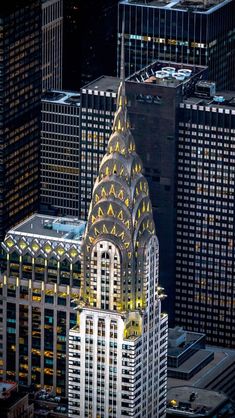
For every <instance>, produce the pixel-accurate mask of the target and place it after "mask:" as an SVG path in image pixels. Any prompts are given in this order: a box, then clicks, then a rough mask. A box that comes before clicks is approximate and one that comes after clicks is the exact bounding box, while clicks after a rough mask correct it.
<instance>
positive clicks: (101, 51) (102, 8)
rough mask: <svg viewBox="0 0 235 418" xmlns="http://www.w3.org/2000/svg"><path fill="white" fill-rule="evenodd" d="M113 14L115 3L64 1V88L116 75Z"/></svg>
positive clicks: (114, 22)
mask: <svg viewBox="0 0 235 418" xmlns="http://www.w3.org/2000/svg"><path fill="white" fill-rule="evenodd" d="M117 11H118V0H86V1H81V0H65V1H64V59H63V88H64V89H66V90H74V89H75V90H78V89H79V88H80V87H81V86H83V85H85V84H87V83H88V82H90V81H92V80H94V79H95V78H97V77H99V76H101V75H102V74H109V75H111V76H114V75H116V50H117ZM107 57H108V59H107Z"/></svg>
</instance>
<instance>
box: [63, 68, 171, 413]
mask: <svg viewBox="0 0 235 418" xmlns="http://www.w3.org/2000/svg"><path fill="white" fill-rule="evenodd" d="M124 83H125V82H124V77H123V76H122V81H121V85H120V89H119V94H118V106H117V111H116V113H115V117H114V123H113V131H112V134H111V136H110V139H109V142H108V147H107V152H106V154H105V156H104V158H103V160H102V162H101V165H100V169H99V174H98V177H97V180H96V183H95V185H94V188H93V194H92V201H91V206H90V210H89V216H88V221H87V227H86V231H85V235H84V239H83V246H82V254H81V255H82V287H81V300H80V302H79V304H78V317H77V325H76V326H75V327H74V328H73V329H72V330H71V331H70V346H69V417H70V418H75V417H82V418H85V417H93V418H95V417H97V416H99V417H101V418H111V417H115V418H120V417H123V416H132V417H135V418H140V417H142V418H147V417H149V418H150V417H151V418H157V417H161V416H164V415H165V408H166V368H167V364H166V363H167V315H163V314H161V296H160V294H159V290H160V289H159V287H158V263H159V260H158V252H159V250H158V240H157V237H156V235H155V226H154V221H153V215H152V206H151V202H150V198H149V192H148V184H147V181H146V179H145V178H144V176H143V174H142V171H143V167H142V163H141V160H140V158H139V157H138V155H137V153H136V151H135V143H134V139H133V137H132V134H131V132H130V129H129V122H128V119H127V110H126V104H125V103H126V96H125V84H124Z"/></svg>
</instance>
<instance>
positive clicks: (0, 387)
mask: <svg viewBox="0 0 235 418" xmlns="http://www.w3.org/2000/svg"><path fill="white" fill-rule="evenodd" d="M16 388H17V384H16V383H14V382H4V381H1V382H0V399H6V398H7V397H8V396H9V395H10V392H11V391H13V390H15V389H16Z"/></svg>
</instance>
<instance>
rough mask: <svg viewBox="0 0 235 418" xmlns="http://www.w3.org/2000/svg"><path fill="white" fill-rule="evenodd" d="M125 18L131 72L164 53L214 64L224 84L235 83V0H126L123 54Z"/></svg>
mask: <svg viewBox="0 0 235 418" xmlns="http://www.w3.org/2000/svg"><path fill="white" fill-rule="evenodd" d="M123 19H124V20H125V63H126V74H127V75H130V74H133V73H134V72H136V71H138V70H140V69H142V68H143V67H145V66H147V65H149V64H151V63H152V62H153V61H154V60H156V59H158V60H164V61H175V62H179V63H182V64H183V63H185V64H191V65H202V66H208V67H209V78H210V80H213V81H216V82H217V85H218V88H224V89H225V88H228V87H231V86H234V83H235V36H234V34H235V2H234V1H233V0H206V1H204V0H198V1H194V0H176V1H170V2H169V1H167V0H163V1H160V0H149V1H145V0H141V1H139V0H121V1H120V3H119V24H118V39H119V42H118V57H120V44H121V41H120V39H121V33H122V20H123ZM117 65H118V66H117V68H119V60H118V64H117Z"/></svg>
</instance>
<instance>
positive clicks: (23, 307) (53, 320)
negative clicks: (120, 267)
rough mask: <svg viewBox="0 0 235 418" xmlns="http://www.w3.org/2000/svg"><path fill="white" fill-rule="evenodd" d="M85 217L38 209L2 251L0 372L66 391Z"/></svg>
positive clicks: (37, 385) (25, 383)
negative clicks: (58, 215) (47, 213)
mask: <svg viewBox="0 0 235 418" xmlns="http://www.w3.org/2000/svg"><path fill="white" fill-rule="evenodd" d="M84 227H85V224H84V222H81V221H78V220H76V219H75V218H74V219H68V218H55V217H49V216H43V215H33V216H32V217H30V218H28V219H27V220H26V221H24V222H22V223H21V224H19V225H17V226H16V227H15V228H14V229H12V230H10V231H8V233H7V235H6V238H5V240H4V242H3V243H2V251H1V275H0V286H1V288H0V289H1V295H0V304H1V331H0V339H1V343H2V344H1V364H2V367H1V378H2V379H3V380H6V379H7V380H11V381H17V382H18V383H19V385H21V386H30V385H31V386H33V387H34V388H35V389H40V388H45V389H48V390H52V391H54V393H56V394H58V395H61V396H66V395H67V387H68V381H67V371H68V369H67V367H68V359H67V354H68V333H69V329H70V328H71V327H72V326H74V325H75V323H76V315H75V312H74V309H73V308H74V299H77V298H78V297H79V295H80V259H79V255H80V245H81V236H82V233H83V230H84Z"/></svg>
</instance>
